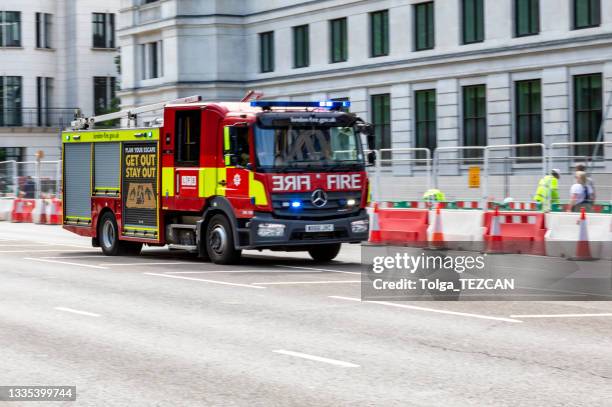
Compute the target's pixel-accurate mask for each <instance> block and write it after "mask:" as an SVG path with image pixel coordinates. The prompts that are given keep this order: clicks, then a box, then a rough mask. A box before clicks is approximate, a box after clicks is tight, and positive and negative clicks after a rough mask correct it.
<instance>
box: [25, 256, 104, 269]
mask: <svg viewBox="0 0 612 407" xmlns="http://www.w3.org/2000/svg"><path fill="white" fill-rule="evenodd" d="M24 260H33V261H42V262H45V263H55V264H67V265H69V266H80V267H89V268H92V269H104V270H106V269H107V267H102V266H94V265H92V264H82V263H72V262H70V261H60V260H50V259H41V258H35V257H24Z"/></svg>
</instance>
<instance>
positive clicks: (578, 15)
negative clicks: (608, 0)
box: [573, 0, 601, 30]
mask: <svg viewBox="0 0 612 407" xmlns="http://www.w3.org/2000/svg"><path fill="white" fill-rule="evenodd" d="M573 1H574V29H575V30H577V29H580V28H589V27H597V26H599V25H600V24H601V3H600V1H601V0H573Z"/></svg>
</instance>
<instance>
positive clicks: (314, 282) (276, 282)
mask: <svg viewBox="0 0 612 407" xmlns="http://www.w3.org/2000/svg"><path fill="white" fill-rule="evenodd" d="M359 283H361V280H346V281H341V280H330V281H274V282H270V283H253V284H254V285H291V284H359Z"/></svg>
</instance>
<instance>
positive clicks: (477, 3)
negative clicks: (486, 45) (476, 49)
mask: <svg viewBox="0 0 612 407" xmlns="http://www.w3.org/2000/svg"><path fill="white" fill-rule="evenodd" d="M468 2H471V3H472V8H473V10H472V12H473V15H474V21H473V24H472V27H469V28H471V29H472V30H473V36H474V39H473V40H469V41H468V40H467V34H468V24H467V19H466V9H467V3H468ZM479 12H480V20H479V19H478V16H479ZM479 31H480V32H479ZM479 34H480V35H479ZM484 40H485V4H484V0H461V41H462V45H469V44H477V43H480V42H484Z"/></svg>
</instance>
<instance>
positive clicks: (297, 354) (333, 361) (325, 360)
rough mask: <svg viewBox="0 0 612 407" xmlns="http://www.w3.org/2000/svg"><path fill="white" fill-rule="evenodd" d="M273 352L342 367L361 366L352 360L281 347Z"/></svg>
mask: <svg viewBox="0 0 612 407" xmlns="http://www.w3.org/2000/svg"><path fill="white" fill-rule="evenodd" d="M273 352H274V353H280V354H281V355H288V356H295V357H298V358H302V359H308V360H314V361H316V362H323V363H329V364H330V365H336V366H342V367H359V365H356V364H354V363H350V362H343V361H341V360H336V359H329V358H324V357H321V356H314V355H309V354H307V353H300V352H293V351H290V350H283V349H279V350H275V351H273Z"/></svg>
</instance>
